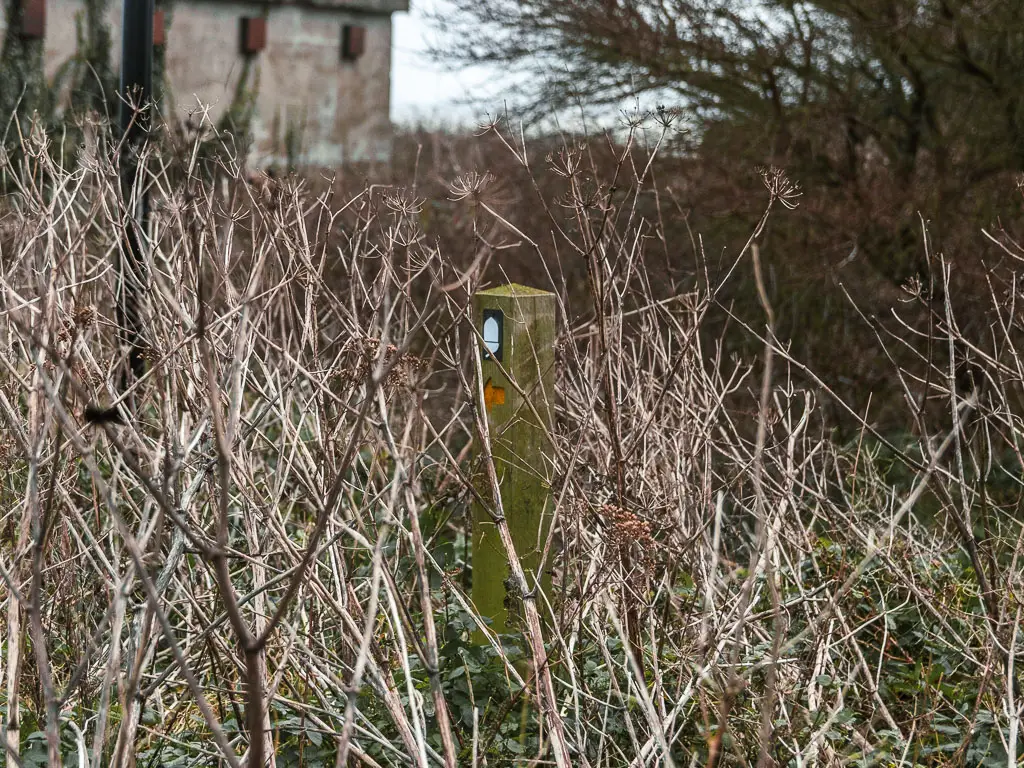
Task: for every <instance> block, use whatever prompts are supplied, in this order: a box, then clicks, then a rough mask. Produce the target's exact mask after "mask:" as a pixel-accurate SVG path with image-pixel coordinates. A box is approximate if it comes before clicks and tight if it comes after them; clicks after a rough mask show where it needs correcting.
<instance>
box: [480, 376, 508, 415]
mask: <svg viewBox="0 0 1024 768" xmlns="http://www.w3.org/2000/svg"><path fill="white" fill-rule="evenodd" d="M504 404H505V388H504V387H496V386H494V384H492V383H491V380H490V379H488V380H487V383H486V384H484V406H486V408H487V410H488V411H489V410H491V408H493V407H494V406H496V405H504Z"/></svg>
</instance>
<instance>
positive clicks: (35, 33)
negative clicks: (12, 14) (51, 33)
mask: <svg viewBox="0 0 1024 768" xmlns="http://www.w3.org/2000/svg"><path fill="white" fill-rule="evenodd" d="M45 34H46V0H22V5H21V36H22V37H25V38H28V39H30V40H39V39H42V37H43V36H44V35H45Z"/></svg>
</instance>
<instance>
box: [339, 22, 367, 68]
mask: <svg viewBox="0 0 1024 768" xmlns="http://www.w3.org/2000/svg"><path fill="white" fill-rule="evenodd" d="M365 51H366V27H357V26H353V25H351V24H346V25H345V26H343V27H342V28H341V58H342V59H343V60H345V61H355V60H356V59H358V58H359V57H360V56H362V55H363V53H364V52H365Z"/></svg>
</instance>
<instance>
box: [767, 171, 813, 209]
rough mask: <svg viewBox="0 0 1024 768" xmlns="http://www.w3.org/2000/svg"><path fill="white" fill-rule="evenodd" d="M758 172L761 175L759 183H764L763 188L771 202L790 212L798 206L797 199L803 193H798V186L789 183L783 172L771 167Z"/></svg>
mask: <svg viewBox="0 0 1024 768" xmlns="http://www.w3.org/2000/svg"><path fill="white" fill-rule="evenodd" d="M758 172H759V173H760V174H761V181H763V182H764V186H765V188H766V189H767V190H768V194H770V195H771V196H772V200H778V201H779V202H780V203H782V205H783V206H784V207H786V208H788V209H789V210H791V211H792V210H794V209H795V208H796V207H797V205H799V202H798V201H797V198H799V197H800V196H801V195H802V194H803V192H801V191H800V185H799V184H797V183H796V182H794V181H790V179H789V177H788V176H786V172H785V171H784V170H782V169H781V168H776V167H775V166H774V165H771V166H768V167H767V168H759V169H758Z"/></svg>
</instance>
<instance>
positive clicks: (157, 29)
mask: <svg viewBox="0 0 1024 768" xmlns="http://www.w3.org/2000/svg"><path fill="white" fill-rule="evenodd" d="M166 42H167V38H166V36H165V33H164V12H163V9H162V8H157V9H156V10H154V11H153V45H164V44H165V43H166Z"/></svg>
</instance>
